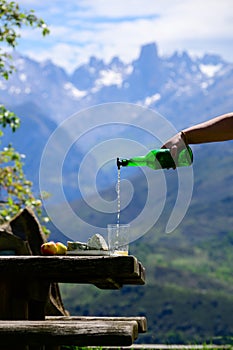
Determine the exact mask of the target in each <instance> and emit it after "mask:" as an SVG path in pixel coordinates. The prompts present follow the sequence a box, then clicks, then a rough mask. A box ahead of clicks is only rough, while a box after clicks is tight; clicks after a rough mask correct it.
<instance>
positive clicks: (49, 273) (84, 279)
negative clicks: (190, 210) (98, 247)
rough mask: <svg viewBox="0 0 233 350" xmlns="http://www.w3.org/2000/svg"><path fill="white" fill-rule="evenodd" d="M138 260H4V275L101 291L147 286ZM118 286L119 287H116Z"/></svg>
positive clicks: (1, 263) (1, 262) (1, 271)
mask: <svg viewBox="0 0 233 350" xmlns="http://www.w3.org/2000/svg"><path fill="white" fill-rule="evenodd" d="M144 272H145V271H144V268H143V266H142V265H141V263H140V262H139V261H138V260H137V259H136V258H135V257H134V256H2V257H0V274H1V276H4V275H8V276H9V275H12V276H14V275H15V276H20V277H22V278H27V279H28V278H37V279H42V280H47V281H49V282H59V283H89V284H90V283H91V284H94V285H96V286H98V287H100V288H120V287H121V286H122V285H124V284H135V285H140V284H144V283H145V275H144ZM114 286H115V287H114Z"/></svg>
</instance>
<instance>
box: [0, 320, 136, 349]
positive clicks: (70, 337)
mask: <svg viewBox="0 0 233 350" xmlns="http://www.w3.org/2000/svg"><path fill="white" fill-rule="evenodd" d="M137 336H138V323H137V322H136V321H133V320H130V321H118V322H115V321H109V320H108V321H103V320H102V321H101V320H96V321H94V320H93V321H92V322H90V321H75V322H73V321H70V322H66V321H64V322H62V321H58V322H56V321H48V320H47V321H11V322H8V321H0V339H1V346H2V345H8V346H12V345H17V344H21V345H23V344H27V345H77V346H111V345H119V346H129V345H132V344H133V342H134V341H135V339H136V338H137Z"/></svg>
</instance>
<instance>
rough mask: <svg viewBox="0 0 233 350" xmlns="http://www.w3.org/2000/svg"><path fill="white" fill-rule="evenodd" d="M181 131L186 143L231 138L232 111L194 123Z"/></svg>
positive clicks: (232, 137) (232, 134)
mask: <svg viewBox="0 0 233 350" xmlns="http://www.w3.org/2000/svg"><path fill="white" fill-rule="evenodd" d="M183 133H184V136H185V140H186V142H187V143H188V144H194V143H207V142H218V141H227V140H233V113H228V114H223V115H220V116H218V117H216V118H213V119H210V120H208V121H206V122H204V123H201V124H197V125H194V126H192V127H190V128H187V129H185V130H183Z"/></svg>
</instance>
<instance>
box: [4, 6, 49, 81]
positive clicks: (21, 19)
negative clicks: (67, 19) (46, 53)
mask: <svg viewBox="0 0 233 350" xmlns="http://www.w3.org/2000/svg"><path fill="white" fill-rule="evenodd" d="M23 26H30V27H32V28H40V29H41V31H42V35H43V36H45V35H47V34H48V33H49V29H48V27H47V25H46V24H45V22H44V21H43V19H41V18H38V17H36V15H35V13H34V11H33V10H30V11H23V10H22V9H21V8H20V7H19V5H18V4H17V3H16V2H14V1H10V2H8V1H6V0H0V41H1V42H3V43H5V44H6V45H7V46H9V47H11V48H15V47H16V45H17V44H18V41H17V40H18V39H19V38H20V34H19V29H21V28H22V27H23ZM10 59H11V55H9V54H8V53H7V52H6V51H3V50H2V49H0V74H1V75H2V76H3V77H4V78H5V79H8V77H9V74H11V73H12V72H13V70H14V66H13V65H12V64H10Z"/></svg>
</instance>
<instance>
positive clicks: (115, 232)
mask: <svg viewBox="0 0 233 350" xmlns="http://www.w3.org/2000/svg"><path fill="white" fill-rule="evenodd" d="M107 228H108V246H109V251H110V254H112V255H128V254H129V232H130V225H129V224H108V226H107Z"/></svg>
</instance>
